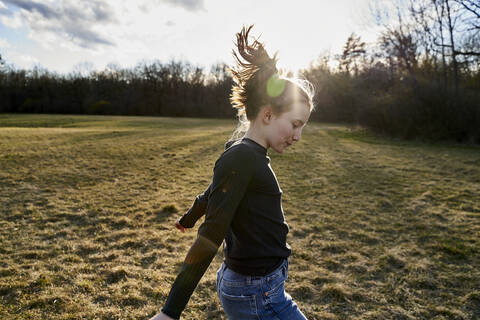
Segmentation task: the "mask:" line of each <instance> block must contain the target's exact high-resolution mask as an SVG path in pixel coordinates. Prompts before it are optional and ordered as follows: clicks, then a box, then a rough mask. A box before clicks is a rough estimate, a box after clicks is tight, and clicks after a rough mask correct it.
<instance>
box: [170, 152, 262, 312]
mask: <svg viewBox="0 0 480 320" xmlns="http://www.w3.org/2000/svg"><path fill="white" fill-rule="evenodd" d="M253 171H254V155H253V154H252V153H251V150H250V149H249V147H248V146H245V145H238V146H237V147H236V148H235V149H233V148H232V149H230V150H228V151H226V152H224V153H223V154H222V156H221V157H220V158H219V159H218V161H217V163H216V164H215V168H214V175H213V180H212V185H211V187H210V195H209V199H208V206H207V214H206V217H205V222H203V223H202V225H201V226H200V227H199V229H198V237H197V239H196V240H195V242H194V243H193V245H192V247H191V248H190V250H189V252H188V254H187V256H186V258H185V261H184V263H183V265H182V268H181V269H180V272H179V274H178V276H177V278H176V279H175V282H174V283H173V285H172V288H171V290H170V293H169V296H168V298H167V301H166V303H165V306H164V307H163V309H162V312H163V313H165V314H166V315H168V316H169V317H171V318H173V319H179V317H180V314H181V313H182V311H183V309H184V308H185V306H186V305H187V303H188V300H189V299H190V296H191V295H192V293H193V291H194V290H195V288H196V286H197V284H198V282H199V281H200V279H201V278H202V276H203V274H204V273H205V271H206V270H207V268H208V266H209V265H210V263H211V261H212V260H213V258H214V257H215V254H216V253H217V251H218V248H219V247H220V245H221V243H222V242H223V239H224V238H225V235H226V234H227V231H228V229H229V228H230V224H231V221H232V220H233V217H234V215H235V212H236V209H237V207H238V205H239V203H240V201H241V200H242V198H243V197H244V195H245V192H246V190H247V187H248V184H249V183H250V179H251V177H252V176H253Z"/></svg>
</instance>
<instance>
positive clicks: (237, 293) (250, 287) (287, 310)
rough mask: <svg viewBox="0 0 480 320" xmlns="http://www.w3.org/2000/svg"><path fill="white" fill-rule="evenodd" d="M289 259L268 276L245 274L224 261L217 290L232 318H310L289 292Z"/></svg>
mask: <svg viewBox="0 0 480 320" xmlns="http://www.w3.org/2000/svg"><path fill="white" fill-rule="evenodd" d="M287 274H288V260H287V259H285V261H284V262H283V263H282V265H281V266H280V267H278V268H277V269H276V270H275V271H273V272H271V273H270V274H268V275H266V276H245V275H242V274H239V273H236V272H235V271H233V270H231V269H229V268H228V267H227V266H226V265H225V263H223V264H222V265H221V267H220V269H218V272H217V293H218V297H219V298H220V302H221V304H222V306H223V310H224V311H225V313H226V314H227V317H228V319H230V320H250V319H251V320H253V319H255V320H274V319H275V320H306V319H307V318H306V317H305V316H304V315H303V313H302V312H301V311H300V310H299V309H298V307H297V304H296V303H295V302H293V300H292V297H291V296H290V295H289V294H288V293H286V292H285V287H284V285H285V280H287Z"/></svg>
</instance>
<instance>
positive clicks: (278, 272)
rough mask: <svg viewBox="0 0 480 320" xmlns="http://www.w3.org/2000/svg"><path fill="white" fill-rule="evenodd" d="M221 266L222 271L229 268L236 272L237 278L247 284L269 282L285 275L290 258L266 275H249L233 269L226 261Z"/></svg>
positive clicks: (230, 270) (229, 270)
mask: <svg viewBox="0 0 480 320" xmlns="http://www.w3.org/2000/svg"><path fill="white" fill-rule="evenodd" d="M221 268H222V273H224V272H225V271H227V270H228V272H232V273H234V274H235V278H236V279H237V280H239V279H242V282H244V283H245V284H260V283H262V282H263V281H267V282H269V281H271V280H272V279H274V278H277V277H278V276H285V275H286V272H287V268H288V258H286V259H285V260H284V261H283V262H282V263H281V264H280V266H278V267H277V268H276V269H275V270H273V271H272V272H270V273H269V274H267V275H265V276H249V275H244V274H241V273H238V272H235V271H233V270H232V269H230V268H228V266H227V265H226V264H225V262H224V263H223V264H222V266H221Z"/></svg>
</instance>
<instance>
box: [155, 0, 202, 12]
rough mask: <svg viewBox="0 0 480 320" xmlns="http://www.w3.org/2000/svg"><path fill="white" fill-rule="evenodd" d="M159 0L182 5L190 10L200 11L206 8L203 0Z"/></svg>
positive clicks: (178, 5)
mask: <svg viewBox="0 0 480 320" xmlns="http://www.w3.org/2000/svg"><path fill="white" fill-rule="evenodd" d="M159 2H163V3H166V4H169V5H172V6H176V7H181V8H183V9H185V10H188V11H200V10H204V9H205V7H204V4H203V0H159Z"/></svg>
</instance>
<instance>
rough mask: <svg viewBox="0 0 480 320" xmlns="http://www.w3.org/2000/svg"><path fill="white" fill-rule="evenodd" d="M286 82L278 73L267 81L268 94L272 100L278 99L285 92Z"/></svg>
mask: <svg viewBox="0 0 480 320" xmlns="http://www.w3.org/2000/svg"><path fill="white" fill-rule="evenodd" d="M285 82H286V81H285V80H284V79H281V78H280V77H279V76H278V74H277V73H275V74H274V75H272V76H271V77H270V78H268V80H267V94H268V95H269V96H270V97H271V98H276V97H278V96H279V95H281V94H282V92H283V90H285Z"/></svg>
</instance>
